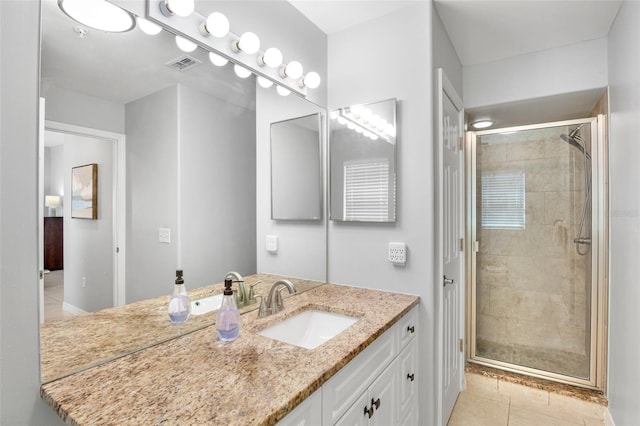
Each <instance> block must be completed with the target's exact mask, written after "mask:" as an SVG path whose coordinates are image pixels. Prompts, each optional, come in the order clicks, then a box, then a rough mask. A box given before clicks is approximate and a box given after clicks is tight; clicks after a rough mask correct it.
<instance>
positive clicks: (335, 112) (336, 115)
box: [329, 111, 338, 120]
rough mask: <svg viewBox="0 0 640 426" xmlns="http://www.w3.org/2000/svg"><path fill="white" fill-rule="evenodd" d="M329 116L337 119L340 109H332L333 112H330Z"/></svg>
mask: <svg viewBox="0 0 640 426" xmlns="http://www.w3.org/2000/svg"><path fill="white" fill-rule="evenodd" d="M329 117H330V118H331V119H332V120H335V119H336V118H338V111H331V113H330V114H329Z"/></svg>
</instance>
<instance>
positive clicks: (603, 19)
mask: <svg viewBox="0 0 640 426" xmlns="http://www.w3.org/2000/svg"><path fill="white" fill-rule="evenodd" d="M621 4H622V0H508V1H504V0H502V1H487V0H435V5H436V10H437V11H438V14H439V15H440V18H441V19H442V22H443V24H444V26H445V28H446V30H447V33H448V34H449V38H451V41H452V42H453V45H454V47H455V49H456V52H457V53H458V57H459V58H460V61H461V62H462V64H463V65H464V66H468V65H474V64H479V63H483V62H490V61H495V60H498V59H503V58H508V57H512V56H517V55H521V54H525V53H531V52H536V51H540V50H545V49H551V48H554V47H560V46H565V45H569V44H573V43H578V42H580V41H587V40H594V39H598V38H602V37H606V36H607V34H608V33H609V30H610V29H611V25H612V24H613V21H614V19H615V17H616V15H617V13H618V10H619V9H620V5H621Z"/></svg>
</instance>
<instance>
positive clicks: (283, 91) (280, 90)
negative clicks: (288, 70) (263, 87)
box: [276, 86, 291, 96]
mask: <svg viewBox="0 0 640 426" xmlns="http://www.w3.org/2000/svg"><path fill="white" fill-rule="evenodd" d="M276 90H277V91H278V94H279V95H280V96H289V95H290V94H291V90H289V89H287V88H285V87H282V86H277V87H276Z"/></svg>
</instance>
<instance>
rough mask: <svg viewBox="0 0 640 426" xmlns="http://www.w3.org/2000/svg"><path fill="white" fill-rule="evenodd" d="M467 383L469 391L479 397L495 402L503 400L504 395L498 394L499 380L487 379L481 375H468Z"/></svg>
mask: <svg viewBox="0 0 640 426" xmlns="http://www.w3.org/2000/svg"><path fill="white" fill-rule="evenodd" d="M465 381H466V384H467V390H468V391H469V392H473V393H474V394H476V395H478V396H483V397H486V398H490V399H494V400H498V401H499V400H502V399H503V398H504V396H503V395H499V394H498V379H496V378H494V377H486V376H483V375H481V374H473V373H466V375H465Z"/></svg>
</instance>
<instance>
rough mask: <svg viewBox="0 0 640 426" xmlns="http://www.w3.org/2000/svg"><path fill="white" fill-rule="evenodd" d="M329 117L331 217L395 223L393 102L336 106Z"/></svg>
mask: <svg viewBox="0 0 640 426" xmlns="http://www.w3.org/2000/svg"><path fill="white" fill-rule="evenodd" d="M330 118H331V120H330V125H329V143H330V147H329V165H330V166H329V167H330V170H329V173H330V209H329V211H330V219H331V220H336V221H347V222H349V221H351V222H395V221H396V143H397V137H396V100H395V99H389V100H385V101H381V102H375V103H370V104H366V105H354V106H350V107H346V108H339V109H337V110H335V111H332V112H331V115H330Z"/></svg>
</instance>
